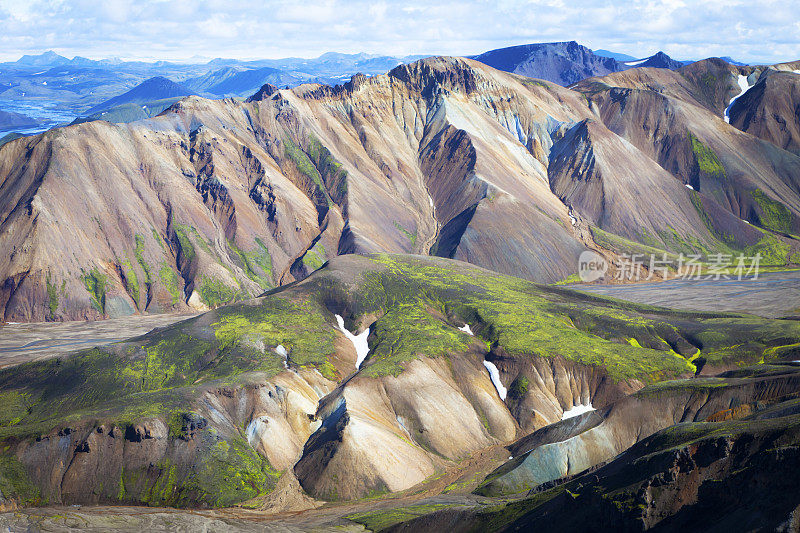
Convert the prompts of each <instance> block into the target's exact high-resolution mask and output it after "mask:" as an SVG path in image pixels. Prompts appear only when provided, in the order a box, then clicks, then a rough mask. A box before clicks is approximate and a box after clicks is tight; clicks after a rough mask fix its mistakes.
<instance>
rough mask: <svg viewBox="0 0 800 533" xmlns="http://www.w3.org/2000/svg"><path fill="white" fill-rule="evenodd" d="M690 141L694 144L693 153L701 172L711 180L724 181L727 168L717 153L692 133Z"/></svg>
mask: <svg viewBox="0 0 800 533" xmlns="http://www.w3.org/2000/svg"><path fill="white" fill-rule="evenodd" d="M689 141H690V142H691V144H692V153H693V154H694V160H695V163H697V168H698V169H699V170H700V172H701V173H703V174H705V175H706V176H708V177H711V178H715V179H724V178H725V177H726V174H725V168H724V167H723V166H722V162H721V161H720V160H719V157H717V154H716V152H714V150H712V149H711V148H710V147H709V146H707V145H705V144H703V143H702V141H700V139H698V138H697V137H695V136H694V135H693V134H691V133H689Z"/></svg>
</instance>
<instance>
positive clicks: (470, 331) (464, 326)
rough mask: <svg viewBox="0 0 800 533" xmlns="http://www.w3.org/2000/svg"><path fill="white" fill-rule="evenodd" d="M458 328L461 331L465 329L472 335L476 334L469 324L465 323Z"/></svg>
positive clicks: (465, 331)
mask: <svg viewBox="0 0 800 533" xmlns="http://www.w3.org/2000/svg"><path fill="white" fill-rule="evenodd" d="M458 329H460V330H461V331H463V332H464V333H466V334H467V335H472V336H473V337H474V336H475V334H474V333H472V330H471V329H470V328H469V324H464V325H463V326H462V327H460V328H458Z"/></svg>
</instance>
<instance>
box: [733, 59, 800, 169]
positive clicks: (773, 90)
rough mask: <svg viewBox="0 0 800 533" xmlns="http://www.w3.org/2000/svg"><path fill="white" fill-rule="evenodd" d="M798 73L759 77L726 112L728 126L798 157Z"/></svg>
mask: <svg viewBox="0 0 800 533" xmlns="http://www.w3.org/2000/svg"><path fill="white" fill-rule="evenodd" d="M798 110H800V73H795V72H775V73H768V74H766V75H763V76H762V77H761V79H760V80H759V81H758V82H757V83H756V84H755V85H753V86H752V87H751V88H750V89H748V90H747V92H745V93H744V94H743V95H742V96H741V97H739V98H737V99H736V101H735V102H734V103H733V105H732V106H731V108H730V121H731V125H732V126H734V127H736V128H739V129H740V130H742V131H744V132H747V133H749V134H751V135H755V136H756V137H758V138H759V139H764V140H765V141H769V142H771V143H773V144H775V145H776V146H778V147H780V148H783V149H784V150H787V151H789V152H792V153H794V154H797V155H800V115H798Z"/></svg>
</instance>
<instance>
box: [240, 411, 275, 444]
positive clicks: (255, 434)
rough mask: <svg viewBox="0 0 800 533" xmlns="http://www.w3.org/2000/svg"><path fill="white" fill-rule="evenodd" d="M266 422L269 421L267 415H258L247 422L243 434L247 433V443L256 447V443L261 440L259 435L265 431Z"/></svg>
mask: <svg viewBox="0 0 800 533" xmlns="http://www.w3.org/2000/svg"><path fill="white" fill-rule="evenodd" d="M267 423H269V417H267V416H259V417H256V418H254V419H253V420H252V421H251V422H250V423H249V424H247V429H245V435H247V443H248V444H250V446H252V447H253V448H255V447H256V444H258V443H259V442H261V435H262V434H263V433H264V431H266V429H267Z"/></svg>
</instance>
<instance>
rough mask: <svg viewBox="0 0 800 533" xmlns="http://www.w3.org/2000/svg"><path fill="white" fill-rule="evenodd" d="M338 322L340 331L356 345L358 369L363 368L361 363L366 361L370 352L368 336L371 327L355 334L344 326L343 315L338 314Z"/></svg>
mask: <svg viewBox="0 0 800 533" xmlns="http://www.w3.org/2000/svg"><path fill="white" fill-rule="evenodd" d="M336 323H337V324H338V326H339V331H341V332H342V333H344V335H345V337H347V338H348V339H350V342H352V343H353V346H355V348H356V369H358V368H361V363H363V362H364V359H366V358H367V354H368V353H369V343H367V337H369V328H367V329H365V330H364V331H362V332H361V333H359V334H358V335H354V334H353V333H351V332H350V331H348V330H347V328H345V327H344V318H342V315H336Z"/></svg>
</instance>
